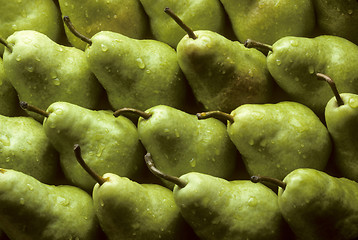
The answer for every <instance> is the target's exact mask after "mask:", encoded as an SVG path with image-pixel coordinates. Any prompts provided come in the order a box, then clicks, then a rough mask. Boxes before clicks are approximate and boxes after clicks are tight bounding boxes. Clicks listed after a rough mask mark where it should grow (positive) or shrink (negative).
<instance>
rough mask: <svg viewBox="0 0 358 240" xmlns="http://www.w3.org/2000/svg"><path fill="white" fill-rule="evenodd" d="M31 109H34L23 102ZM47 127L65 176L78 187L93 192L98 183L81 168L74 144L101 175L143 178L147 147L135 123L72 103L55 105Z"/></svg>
mask: <svg viewBox="0 0 358 240" xmlns="http://www.w3.org/2000/svg"><path fill="white" fill-rule="evenodd" d="M22 106H23V107H24V108H25V109H28V110H30V111H31V110H34V108H35V107H34V106H31V105H28V104H26V103H22ZM43 114H44V115H45V116H46V117H45V120H44V122H43V128H44V131H45V134H46V136H47V137H48V139H49V140H50V142H51V143H52V145H53V146H54V147H55V148H56V150H57V151H58V152H59V153H60V162H61V167H62V170H63V172H64V174H65V177H66V178H67V179H68V180H69V181H70V182H71V183H72V184H74V185H75V186H78V187H80V188H82V189H84V190H86V191H87V192H90V191H92V189H93V186H94V185H95V181H94V180H93V179H92V178H91V177H90V176H88V174H87V173H86V172H85V171H84V170H83V169H82V168H81V166H79V165H78V163H77V162H76V158H75V156H74V155H73V145H74V144H76V143H77V144H81V145H82V147H83V151H84V156H85V158H86V161H87V162H88V165H89V166H91V167H92V168H93V169H94V170H95V171H97V172H98V173H99V174H104V173H107V172H112V173H115V174H118V175H120V176H123V177H131V178H132V177H139V174H140V173H141V170H142V169H145V168H144V162H143V155H144V148H143V146H142V144H141V143H140V141H139V138H138V132H137V128H136V126H135V125H134V124H133V122H132V121H131V120H129V119H127V118H125V117H123V116H121V117H119V118H116V117H114V116H113V112H112V111H107V110H99V111H95V110H90V109H86V108H83V107H80V106H78V105H75V104H71V103H68V102H55V103H53V104H51V105H50V106H49V107H48V108H47V110H46V112H44V113H43Z"/></svg>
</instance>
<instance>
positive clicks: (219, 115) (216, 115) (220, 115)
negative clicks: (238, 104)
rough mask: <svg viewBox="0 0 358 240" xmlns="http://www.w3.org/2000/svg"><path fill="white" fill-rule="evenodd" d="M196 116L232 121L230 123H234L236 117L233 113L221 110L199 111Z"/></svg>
mask: <svg viewBox="0 0 358 240" xmlns="http://www.w3.org/2000/svg"><path fill="white" fill-rule="evenodd" d="M196 116H197V117H198V119H206V118H211V117H213V118H216V119H219V120H224V121H230V123H234V117H233V116H232V115H230V114H228V113H224V112H221V111H209V112H202V113H197V114H196Z"/></svg>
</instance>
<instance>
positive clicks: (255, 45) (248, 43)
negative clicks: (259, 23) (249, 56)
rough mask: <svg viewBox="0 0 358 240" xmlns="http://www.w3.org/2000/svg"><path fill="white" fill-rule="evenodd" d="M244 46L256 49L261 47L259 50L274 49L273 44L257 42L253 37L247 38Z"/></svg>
mask: <svg viewBox="0 0 358 240" xmlns="http://www.w3.org/2000/svg"><path fill="white" fill-rule="evenodd" d="M244 46H245V47H247V48H256V49H259V50H260V49H261V50H264V51H272V46H271V45H268V44H265V43H261V42H257V41H255V40H252V39H247V40H246V41H245V42H244Z"/></svg>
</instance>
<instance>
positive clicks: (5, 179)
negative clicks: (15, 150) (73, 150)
mask: <svg viewBox="0 0 358 240" xmlns="http://www.w3.org/2000/svg"><path fill="white" fill-rule="evenodd" d="M0 203H1V204H0V216H1V217H0V228H1V229H3V231H4V232H5V233H6V235H7V236H8V237H9V238H10V239H13V240H32V239H39V240H68V239H87V240H97V239H98V233H99V232H100V228H99V225H98V222H97V218H96V216H95V211H94V208H93V203H92V198H91V196H90V195H89V194H88V193H86V192H85V191H83V190H81V189H79V188H77V187H73V186H69V185H60V186H55V185H46V184H43V183H41V182H39V181H38V180H36V179H35V178H33V177H30V176H29V175H26V174H24V173H21V172H17V171H14V170H9V169H0Z"/></svg>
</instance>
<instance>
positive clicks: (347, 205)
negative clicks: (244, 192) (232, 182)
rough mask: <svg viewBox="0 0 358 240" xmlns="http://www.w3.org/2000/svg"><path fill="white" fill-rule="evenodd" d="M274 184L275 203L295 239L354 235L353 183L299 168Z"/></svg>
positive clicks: (342, 239)
mask: <svg viewBox="0 0 358 240" xmlns="http://www.w3.org/2000/svg"><path fill="white" fill-rule="evenodd" d="M263 180H264V181H265V180H267V178H266V177H264V179H263ZM268 180H269V181H270V179H268ZM257 181H260V177H257V178H256V179H255V182H257ZM274 181H275V182H279V181H277V180H274ZM276 184H277V183H276ZM278 185H279V186H280V188H279V190H278V205H279V207H280V210H281V212H282V215H283V217H284V219H285V220H286V222H287V223H288V224H289V226H290V228H291V229H292V231H293V233H294V234H295V236H296V239H297V240H311V239H312V240H313V239H314V240H320V239H322V240H326V239H330V240H348V239H357V238H358V228H357V226H358V183H357V182H355V181H352V180H349V179H347V178H337V177H333V176H331V175H329V174H327V173H325V172H322V171H319V170H316V169H310V168H300V169H296V170H294V171H292V172H291V173H289V174H288V175H287V176H286V177H285V178H284V180H283V182H281V183H278Z"/></svg>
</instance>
